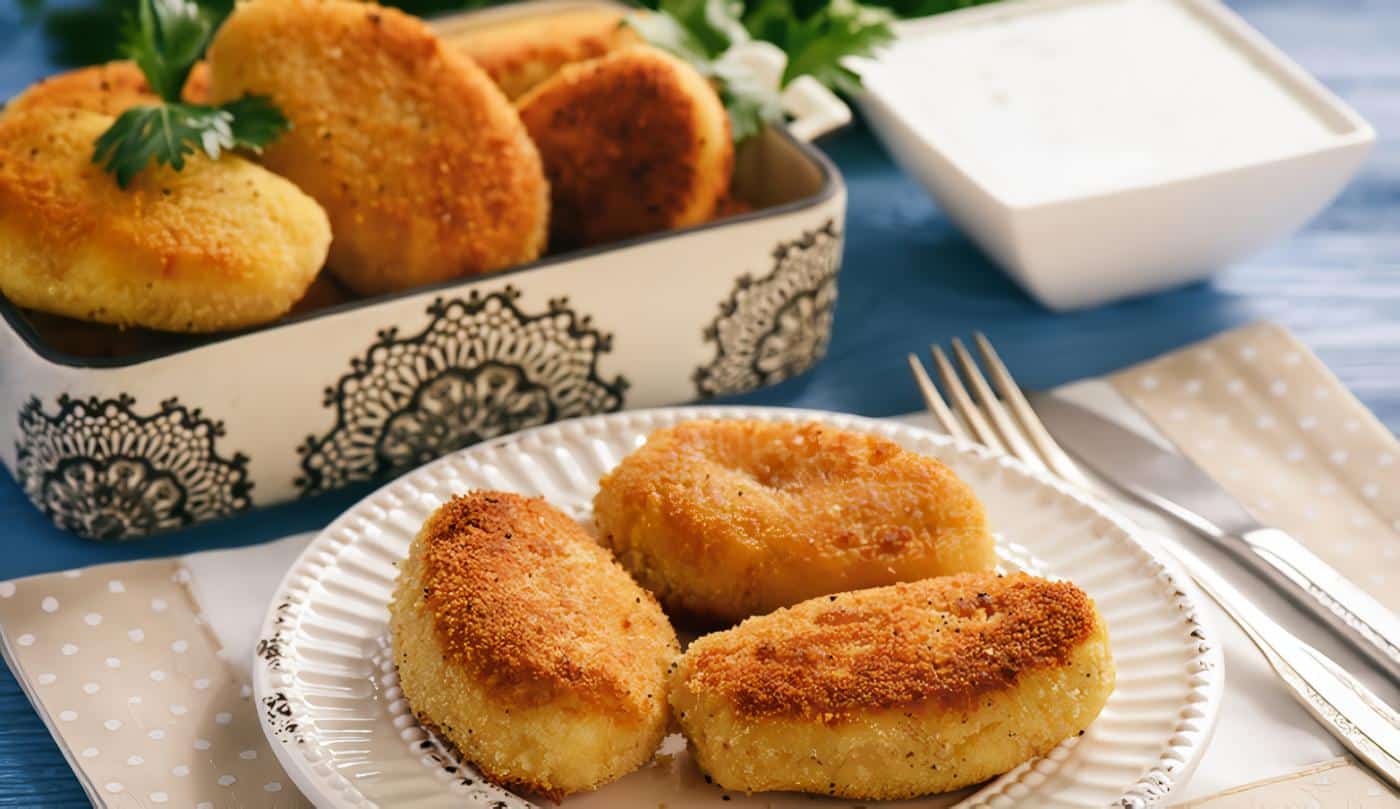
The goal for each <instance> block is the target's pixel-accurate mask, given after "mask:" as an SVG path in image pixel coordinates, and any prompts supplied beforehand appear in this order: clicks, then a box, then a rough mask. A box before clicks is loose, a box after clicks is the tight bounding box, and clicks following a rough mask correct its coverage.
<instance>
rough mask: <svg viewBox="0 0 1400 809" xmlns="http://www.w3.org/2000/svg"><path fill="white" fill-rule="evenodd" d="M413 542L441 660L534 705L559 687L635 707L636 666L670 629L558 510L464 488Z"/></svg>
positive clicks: (632, 710) (641, 678) (643, 707)
mask: <svg viewBox="0 0 1400 809" xmlns="http://www.w3.org/2000/svg"><path fill="white" fill-rule="evenodd" d="M423 540H424V551H423V561H424V588H425V589H424V596H425V603H426V606H427V609H428V611H429V613H430V615H431V617H432V620H433V622H434V625H435V627H436V629H437V632H438V636H439V639H440V641H441V645H442V653H443V654H444V655H446V656H447V657H448V658H449V659H450V660H453V661H455V662H457V663H458V664H460V665H461V666H463V667H465V668H466V669H467V670H469V671H471V672H474V673H475V674H476V675H477V676H478V677H479V678H481V679H482V680H484V681H485V682H487V683H488V684H489V686H490V687H491V688H492V689H493V690H494V692H495V693H496V695H497V696H498V697H499V698H501V699H503V700H510V701H516V702H518V703H519V704H522V705H539V704H542V703H544V702H546V701H548V700H550V699H551V698H553V697H554V696H556V695H557V694H558V693H559V692H561V691H563V692H567V693H569V694H571V695H573V696H575V697H578V698H580V699H582V700H584V701H585V702H587V703H590V704H592V705H594V706H595V707H597V708H598V709H600V710H603V711H608V712H612V713H614V714H616V715H618V716H624V717H625V716H636V717H641V716H644V715H646V713H647V710H648V707H649V706H650V705H651V704H652V703H653V697H654V695H653V694H652V693H649V692H650V691H651V690H652V689H651V688H650V687H649V686H647V685H646V677H645V675H646V674H648V673H650V672H651V669H652V667H654V665H655V661H656V660H657V659H659V658H660V657H661V656H663V655H664V652H665V650H662V649H659V647H658V644H660V645H665V640H667V639H669V643H670V645H671V647H675V644H676V641H675V635H674V633H672V632H671V630H670V626H669V624H668V622H667V620H666V616H665V615H664V614H663V613H662V612H661V608H660V607H659V606H658V605H657V603H656V601H655V599H654V598H652V597H651V596H650V594H648V593H646V592H645V591H643V590H642V589H641V588H639V587H637V586H636V585H635V584H634V583H633V582H632V581H631V580H630V579H629V578H628V576H627V573H626V572H625V571H624V570H622V568H620V567H619V566H618V565H617V563H615V562H614V561H613V560H612V558H611V556H610V555H609V554H608V552H607V551H606V550H605V549H603V548H602V547H600V546H599V545H598V544H597V543H595V542H594V541H593V539H592V537H590V536H589V535H588V533H587V532H586V531H584V530H583V528H582V527H580V526H579V525H578V523H576V522H574V520H573V519H572V518H570V517H569V516H568V515H567V514H564V513H563V512H561V511H559V510H558V509H555V508H554V507H553V506H550V505H549V504H548V503H546V502H545V501H544V500H543V499H541V498H526V497H522V496H520V495H517V494H509V493H505V492H480V491H478V492H471V493H469V494H465V495H461V496H458V497H454V498H453V499H452V500H450V501H449V502H447V503H446V504H445V505H443V506H442V507H441V508H440V509H438V511H437V512H436V513H434V514H433V516H432V517H431V518H429V520H428V522H427V523H426V524H424V526H423ZM619 637H631V638H636V639H640V640H639V642H635V643H618V642H616V640H617V638H619ZM653 641H654V642H653Z"/></svg>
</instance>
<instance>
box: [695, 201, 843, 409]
mask: <svg viewBox="0 0 1400 809" xmlns="http://www.w3.org/2000/svg"><path fill="white" fill-rule="evenodd" d="M840 264H841V234H840V233H839V232H837V230H836V225H835V223H833V222H831V221H827V223H826V224H824V225H822V226H821V227H820V228H818V229H817V230H814V231H810V232H808V233H804V234H803V235H802V237H801V238H800V239H795V240H793V241H790V242H784V243H782V244H780V245H778V247H777V249H775V250H774V251H773V270H772V271H771V272H769V273H768V274H767V275H765V276H763V277H762V278H758V279H755V278H753V277H752V276H750V275H743V276H740V277H739V280H738V281H737V282H736V283H735V286H734V291H733V292H732V293H731V294H730V296H729V299H728V300H726V301H725V302H723V303H722V304H720V312H719V316H718V317H716V318H715V320H714V322H713V323H711V324H710V325H709V326H708V327H707V328H706V329H705V333H704V336H705V341H706V342H708V343H714V344H715V348H716V353H715V358H714V359H713V360H712V361H711V362H710V364H708V365H705V366H702V367H700V368H698V369H696V371H695V375H694V379H695V387H696V389H697V390H698V391H699V393H700V396H702V397H705V398H709V397H713V396H723V395H727V394H732V393H743V392H744V391H749V390H753V389H754V388H761V387H763V386H764V385H771V384H773V383H775V382H781V381H783V380H784V379H788V378H790V377H793V376H796V375H798V374H800V373H802V372H804V371H806V370H807V369H809V368H811V367H812V366H813V365H815V364H816V362H817V360H820V359H821V358H822V357H823V356H824V355H825V354H826V346H827V342H828V341H829V340H830V339H831V318H832V312H833V310H834V309H835V307H836V270H837V268H838V267H840Z"/></svg>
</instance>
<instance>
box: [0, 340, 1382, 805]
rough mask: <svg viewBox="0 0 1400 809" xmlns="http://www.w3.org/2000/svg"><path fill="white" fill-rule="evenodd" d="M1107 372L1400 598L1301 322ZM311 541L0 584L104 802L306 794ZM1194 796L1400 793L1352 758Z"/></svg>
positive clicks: (35, 685) (1301, 800)
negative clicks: (303, 639) (271, 602)
mask: <svg viewBox="0 0 1400 809" xmlns="http://www.w3.org/2000/svg"><path fill="white" fill-rule="evenodd" d="M1109 381H1110V382H1111V383H1112V384H1113V385H1114V387H1115V388H1116V389H1117V390H1118V391H1119V392H1120V393H1121V394H1122V396H1123V397H1124V398H1125V399H1127V400H1128V401H1129V402H1131V403H1132V404H1134V405H1136V406H1137V407H1138V408H1139V409H1140V410H1141V411H1142V412H1143V413H1144V414H1145V415H1146V416H1147V417H1148V418H1149V419H1150V420H1151V421H1152V422H1153V424H1154V426H1155V427H1156V428H1157V429H1158V431H1159V432H1160V433H1162V434H1163V435H1165V436H1166V437H1168V438H1170V439H1171V440H1172V441H1174V442H1175V443H1176V444H1177V446H1178V447H1180V448H1181V449H1182V450H1183V451H1184V452H1186V453H1187V454H1188V455H1190V456H1191V457H1192V458H1193V459H1194V460H1195V461H1196V462H1197V463H1199V464H1200V465H1201V466H1202V467H1203V468H1204V469H1205V470H1206V471H1207V472H1209V473H1210V474H1211V475H1212V476H1213V477H1214V478H1215V479H1216V480H1217V481H1219V482H1220V483H1221V484H1222V485H1224V486H1225V488H1226V489H1228V490H1230V491H1231V492H1232V493H1234V494H1235V495H1236V496H1237V497H1239V498H1240V499H1241V500H1242V501H1244V502H1245V503H1246V504H1247V505H1248V506H1249V507H1250V508H1251V509H1252V510H1253V511H1254V512H1255V513H1256V515H1257V516H1258V517H1259V518H1260V519H1261V520H1263V521H1265V522H1268V523H1271V524H1274V525H1278V526H1279V527H1281V528H1284V529H1286V530H1288V531H1289V532H1291V533H1293V534H1294V535H1295V536H1297V537H1298V538H1299V539H1301V540H1302V541H1304V542H1306V543H1308V544H1309V546H1310V547H1311V548H1312V550H1313V551H1314V552H1315V553H1317V554H1318V555H1319V556H1322V557H1323V558H1324V559H1326V560H1327V561H1328V562H1330V563H1331V564H1333V565H1335V566H1336V567H1337V568H1338V569H1339V570H1341V571H1342V572H1343V573H1345V574H1346V575H1348V576H1350V577H1351V578H1353V580H1355V581H1357V582H1358V583H1360V584H1362V586H1364V587H1366V588H1367V589H1369V590H1370V591H1371V592H1372V593H1373V594H1374V595H1376V597H1378V598H1380V599H1381V600H1382V601H1383V602H1384V603H1387V604H1389V605H1391V606H1392V607H1396V606H1400V587H1397V586H1396V585H1397V584H1400V554H1397V549H1400V522H1398V521H1400V475H1397V471H1400V443H1397V441H1396V439H1395V437H1394V436H1393V435H1391V434H1390V433H1389V432H1388V431H1387V430H1386V429H1385V428H1384V426H1382V425H1381V424H1380V423H1379V422H1377V421H1376V419H1375V418H1374V417H1373V416H1372V415H1371V414H1370V413H1369V412H1368V411H1367V410H1366V408H1365V407H1364V406H1362V405H1361V403H1360V402H1358V401H1357V400H1356V399H1355V398H1354V397H1353V396H1352V395H1351V394H1350V393H1349V392H1348V391H1347V390H1346V389H1345V388H1344V387H1343V386H1342V385H1341V383H1340V382H1338V381H1337V379H1336V378H1335V377H1334V376H1332V374H1331V373H1330V372H1328V371H1327V369H1326V368H1325V367H1324V366H1323V365H1322V364H1321V363H1320V362H1319V361H1318V360H1317V359H1316V358H1315V357H1314V356H1313V355H1312V354H1311V353H1310V352H1309V351H1308V350H1307V349H1306V348H1305V347H1303V346H1302V345H1301V344H1300V343H1298V342H1297V340H1295V339H1294V338H1293V337H1292V336H1291V335H1289V334H1288V333H1287V332H1286V331H1284V330H1283V329H1282V328H1280V327H1278V326H1274V325H1270V324H1258V325H1255V326H1250V327H1247V328H1244V329H1241V330H1238V331H1235V332H1230V333H1227V334H1224V335H1221V336H1218V337H1216V338H1213V339H1211V340H1208V341H1206V342H1204V343H1201V344H1198V345H1195V346H1192V347H1189V348H1187V349H1184V350H1182V351H1178V352H1176V353H1173V354H1169V355H1166V356H1164V357H1161V358H1159V359H1156V360H1152V361H1150V362H1147V363H1144V364H1143V365H1140V366H1137V367H1134V368H1131V369H1128V370H1127V371H1124V372H1121V373H1119V374H1116V375H1114V376H1113V377H1111V378H1110V380H1109ZM301 541H303V542H304V538H303V539H302V540H301ZM300 547H302V545H299V544H297V538H292V539H289V540H283V541H282V542H278V543H269V544H266V545H261V546H255V547H250V548H244V549H239V550H235V551H219V552H212V553H205V554H194V555H192V556H188V557H181V558H170V559H156V560H147V561H141V562H127V563H121V564H114V565H105V566H101V567H94V568H88V569H85V570H81V571H68V572H65V573H53V574H48V575H43V576H35V577H31V578H28V579H21V580H18V581H12V582H0V641H2V642H3V650H4V654H5V658H6V661H7V662H8V663H9V665H10V668H11V670H12V671H14V672H15V674H16V676H17V677H18V678H19V679H20V681H21V683H22V684H23V686H24V688H25V689H26V691H27V692H28V694H29V697H30V700H31V701H32V702H33V703H34V706H35V708H36V709H37V710H38V712H39V714H40V715H41V716H42V717H43V719H44V721H45V722H46V723H47V724H48V726H49V728H50V730H51V732H52V733H53V735H54V738H55V739H57V740H58V742H59V745H60V746H61V747H62V748H63V750H64V752H65V754H66V755H67V757H68V760H69V762H70V763H71V764H72V766H73V769H74V772H75V773H77V775H78V777H79V779H80V780H81V781H82V782H83V783H84V786H85V788H86V789H87V790H88V794H89V795H90V796H92V797H93V799H94V804H96V805H99V806H103V807H109V808H110V809H119V808H123V809H124V808H125V807H156V808H159V807H163V806H167V805H168V806H172V807H193V809H225V808H226V807H227V808H228V809H234V808H235V807H237V808H239V809H243V808H244V807H266V809H284V808H285V809H300V807H306V806H309V804H308V803H307V802H306V800H305V799H304V798H302V797H301V795H300V794H298V793H297V791H296V789H295V787H294V786H293V785H292V783H291V782H290V780H289V779H288V778H287V776H286V775H285V774H284V773H283V772H282V770H281V769H280V767H279V766H278V764H277V762H276V760H275V759H274V757H273V754H272V751H271V750H270V749H269V747H268V745H267V742H266V741H265V739H264V737H263V734H262V732H261V729H260V727H259V725H258V715H257V710H258V706H256V705H255V704H254V702H253V699H252V695H251V693H250V689H249V688H248V684H247V677H248V675H247V670H248V669H247V667H248V665H249V663H250V662H251V657H252V648H251V644H252V643H253V640H254V639H255V637H256V632H257V627H258V625H259V624H260V622H261V620H262V617H263V615H264V613H265V611H266V607H267V604H266V602H267V600H268V599H269V598H270V597H271V590H272V588H273V587H275V585H276V582H277V581H279V580H280V578H281V575H282V573H283V572H285V570H286V567H287V565H288V563H289V562H290V560H291V559H292V558H293V557H294V556H295V554H296V552H298V551H299V549H300ZM201 600H202V601H203V602H204V603H202V604H201V603H200V602H201ZM1190 806H1192V807H1201V808H1203V809H1245V808H1246V807H1248V808H1249V809H1253V808H1254V807H1260V808H1262V807H1331V806H1339V807H1342V806H1345V807H1358V809H1380V807H1394V806H1400V799H1397V797H1396V795H1395V794H1394V793H1393V792H1391V791H1390V790H1388V789H1387V788H1385V787H1383V786H1381V785H1380V783H1379V782H1378V781H1376V780H1374V779H1373V778H1372V777H1371V776H1370V775H1369V774H1368V773H1366V772H1365V771H1364V770H1361V769H1360V768H1358V767H1357V766H1356V764H1355V763H1354V762H1352V761H1350V760H1349V759H1338V760H1336V761H1333V762H1326V763H1324V764H1321V765H1317V766H1314V767H1310V768H1308V769H1306V770H1304V771H1302V772H1300V773H1296V774H1294V775H1291V776H1286V777H1283V778H1276V779H1270V780H1269V781H1266V782H1262V783H1259V784H1254V785H1249V786H1247V787H1241V788H1238V789H1232V790H1229V791H1227V792H1225V793H1222V794H1220V795H1216V796H1213V797H1210V798H1204V799H1201V800H1198V801H1195V802H1193V803H1191V804H1190Z"/></svg>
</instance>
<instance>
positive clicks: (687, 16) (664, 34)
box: [627, 0, 783, 143]
mask: <svg viewBox="0 0 1400 809" xmlns="http://www.w3.org/2000/svg"><path fill="white" fill-rule="evenodd" d="M742 9H743V6H742V3H740V2H734V1H733V0H661V2H660V4H659V6H658V8H657V10H655V11H651V12H645V11H644V12H637V13H633V14H629V15H627V24H628V25H629V26H631V27H632V28H633V29H635V30H636V31H637V33H639V34H641V35H642V38H643V39H645V40H646V41H647V42H649V43H651V44H652V45H654V46H656V47H658V48H661V49H662V50H664V51H667V52H669V53H671V54H672V55H673V56H676V57H678V58H680V59H682V60H684V61H686V62H687V63H689V64H690V65H691V66H692V67H694V68H695V69H696V70H697V71H699V73H700V75H702V76H704V77H706V78H708V79H709V80H710V81H711V82H713V83H714V85H715V89H716V90H717V91H718V92H719V97H720V100H721V101H723V102H724V108H725V110H726V111H727V112H728V113H729V129H730V135H731V137H733V139H734V141H735V142H736V143H738V142H742V141H744V140H746V139H748V138H749V137H751V136H753V135H756V134H758V133H759V132H761V131H762V130H763V127H764V126H766V125H767V124H770V123H777V122H780V121H782V120H783V111H782V106H781V105H780V103H779V101H778V94H777V93H776V92H774V91H772V90H771V89H769V88H766V87H764V86H763V84H762V83H761V82H759V81H758V80H757V78H756V77H754V76H753V75H752V74H751V73H750V72H749V70H748V69H747V68H745V66H744V65H743V64H742V63H741V62H739V61H738V60H735V59H726V58H725V54H726V53H727V52H728V51H729V49H730V48H731V47H733V46H734V45H738V44H742V43H744V42H747V41H749V39H750V37H749V33H748V31H747V30H746V29H745V28H744V26H743V23H742V22H740V19H739V14H740V12H741V11H742Z"/></svg>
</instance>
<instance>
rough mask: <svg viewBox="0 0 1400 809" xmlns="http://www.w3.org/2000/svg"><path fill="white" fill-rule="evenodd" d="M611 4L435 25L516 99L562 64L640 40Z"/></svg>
mask: <svg viewBox="0 0 1400 809" xmlns="http://www.w3.org/2000/svg"><path fill="white" fill-rule="evenodd" d="M625 14H626V12H625V11H624V10H623V9H620V8H616V7H613V6H600V7H596V8H575V9H567V10H564V11H560V12H558V13H555V14H545V15H542V14H529V15H527V16H525V17H523V18H522V19H517V20H509V21H505V22H500V23H496V24H490V25H480V26H471V27H468V28H462V27H453V26H452V25H451V24H450V23H447V24H439V25H438V26H436V30H437V31H438V33H439V35H441V36H442V38H443V39H444V40H446V41H447V42H449V43H451V44H452V45H455V46H456V47H458V48H461V49H462V51H463V52H464V53H466V54H467V55H468V56H470V57H471V58H472V59H473V60H475V61H476V63H477V64H478V65H481V67H482V69H483V70H485V71H486V73H487V74H488V75H490V76H491V79H492V80H493V81H495V82H496V84H497V85H498V86H499V87H500V88H501V90H502V92H504V93H505V94H506V97H507V98H511V99H516V98H519V97H520V96H522V95H524V94H525V93H526V92H528V91H529V90H530V89H531V88H533V87H534V86H535V85H537V84H539V83H540V82H542V81H544V80H545V79H548V78H549V77H550V76H553V75H554V74H555V73H556V72H558V70H559V69H560V68H561V67H563V66H564V65H568V64H573V63H574V62H582V61H584V60H586V59H596V58H598V57H599V56H603V55H604V54H608V53H611V52H613V51H615V50H617V49H618V48H622V47H625V46H627V45H634V44H638V43H640V42H641V41H642V39H641V37H640V36H638V34H637V32H636V31H634V30H633V29H631V28H629V27H628V26H627V25H625V24H624V23H623V17H624V16H625Z"/></svg>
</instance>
